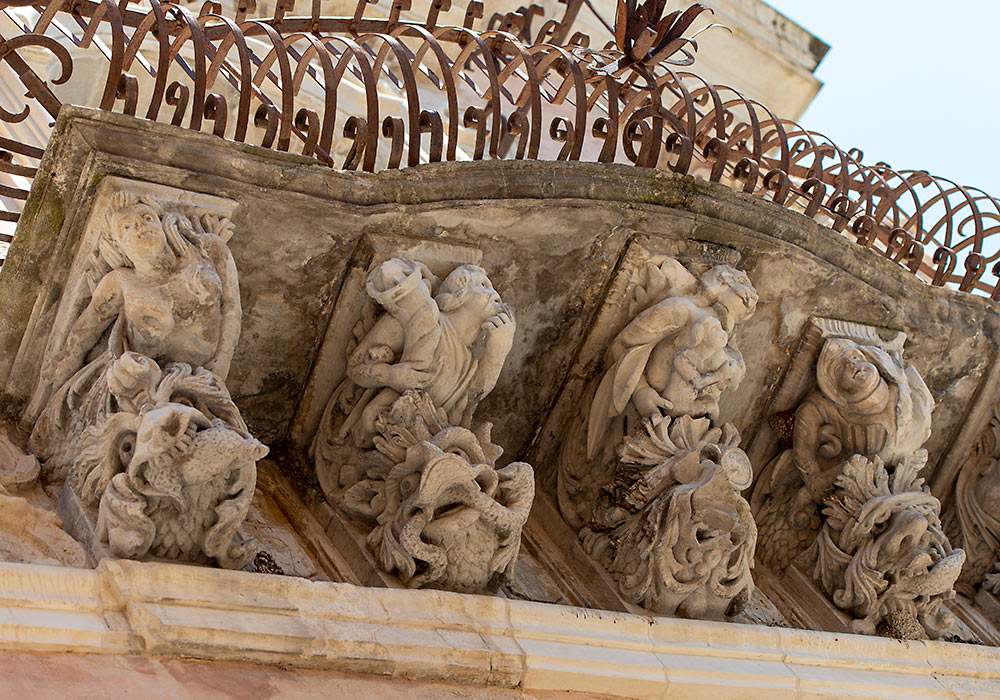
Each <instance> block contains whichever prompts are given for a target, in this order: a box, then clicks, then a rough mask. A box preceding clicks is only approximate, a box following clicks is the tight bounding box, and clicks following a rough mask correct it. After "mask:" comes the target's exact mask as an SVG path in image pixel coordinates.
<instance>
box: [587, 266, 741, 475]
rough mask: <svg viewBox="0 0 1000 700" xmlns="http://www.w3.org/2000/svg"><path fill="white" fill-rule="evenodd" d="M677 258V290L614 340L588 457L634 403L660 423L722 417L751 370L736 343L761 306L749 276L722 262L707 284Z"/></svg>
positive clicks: (596, 398) (592, 423) (645, 415)
mask: <svg viewBox="0 0 1000 700" xmlns="http://www.w3.org/2000/svg"><path fill="white" fill-rule="evenodd" d="M670 262H674V265H673V266H671V267H669V268H668V271H669V272H670V273H671V274H672V275H673V276H674V280H673V281H672V284H671V292H670V293H669V294H668V295H667V296H666V297H665V298H663V299H661V300H660V301H658V302H656V303H654V304H653V305H652V306H650V307H649V308H647V309H645V310H643V311H642V312H641V313H639V314H638V315H637V316H636V317H635V318H634V319H632V321H630V322H629V324H628V325H627V326H626V327H625V328H624V329H623V330H622V331H621V332H620V333H619V334H618V335H617V336H616V338H615V340H614V342H613V343H612V345H611V349H610V351H609V358H610V359H611V366H610V367H609V368H608V370H607V372H606V373H605V375H604V378H603V379H602V381H601V383H600V385H599V386H598V388H597V392H596V393H595V395H594V400H593V403H592V406H591V411H590V419H589V426H588V431H587V458H588V459H591V458H593V457H594V456H595V455H596V453H597V450H598V447H599V445H600V444H601V441H602V440H603V438H604V435H605V433H606V431H607V428H608V425H609V424H610V422H611V420H613V419H614V418H616V417H617V416H620V415H622V414H623V413H624V412H625V409H626V408H627V406H628V404H629V403H630V402H631V404H632V406H633V407H634V408H635V410H636V411H637V412H638V414H639V416H640V417H641V418H647V419H649V420H652V421H653V422H658V421H660V420H661V419H662V418H663V417H664V415H667V416H671V417H677V416H681V415H688V416H692V417H698V416H708V417H709V418H711V419H712V420H716V419H717V418H718V413H719V398H720V396H721V394H722V392H723V391H724V390H725V389H727V388H729V387H731V386H735V385H737V384H739V382H740V381H741V380H742V379H743V375H744V374H745V373H746V366H745V364H744V363H743V358H742V357H741V356H740V354H739V353H738V352H737V351H736V350H734V349H733V348H732V347H730V345H729V337H730V334H731V333H732V331H733V329H734V328H735V326H736V325H737V324H739V323H741V322H742V321H744V320H746V319H748V318H750V316H752V315H753V312H754V310H755V309H756V307H757V292H756V290H754V288H753V285H752V284H750V280H749V278H748V277H747V276H746V273H744V272H741V271H739V270H736V269H734V268H732V267H730V266H728V265H718V266H716V267H713V268H712V269H711V270H709V271H708V272H706V273H705V274H704V275H702V277H701V280H700V282H699V281H697V280H695V279H694V277H693V276H692V275H691V274H690V273H689V272H687V270H685V269H684V268H683V267H682V266H681V265H680V264H679V263H676V261H670Z"/></svg>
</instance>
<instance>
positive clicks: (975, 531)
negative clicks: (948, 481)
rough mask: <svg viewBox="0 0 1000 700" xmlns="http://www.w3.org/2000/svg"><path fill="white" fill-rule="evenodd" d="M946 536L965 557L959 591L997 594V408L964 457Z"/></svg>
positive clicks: (999, 578)
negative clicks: (983, 591)
mask: <svg viewBox="0 0 1000 700" xmlns="http://www.w3.org/2000/svg"><path fill="white" fill-rule="evenodd" d="M954 506H955V507H954V508H952V509H950V510H949V512H948V514H947V517H946V518H945V529H946V532H947V533H948V537H949V538H950V539H951V540H952V541H953V542H954V543H955V544H956V545H961V547H962V548H963V549H964V550H965V552H966V554H967V555H968V559H967V561H966V562H965V566H964V567H963V568H962V574H961V576H960V577H959V580H958V589H959V590H960V591H961V592H963V593H965V594H967V595H968V596H970V597H972V596H974V595H975V594H976V589H977V588H980V587H982V588H983V589H985V590H987V591H988V592H990V593H993V594H994V595H996V594H998V593H1000V564H998V559H1000V406H997V407H994V409H993V414H992V415H991V416H990V420H989V423H988V425H987V426H986V429H985V430H984V431H983V434H982V435H981V436H980V438H979V440H977V442H976V444H975V446H974V447H973V449H972V452H971V454H970V455H969V456H968V457H967V458H966V460H965V462H964V464H963V465H962V468H961V470H960V471H959V473H958V479H957V482H956V484H955V501H954Z"/></svg>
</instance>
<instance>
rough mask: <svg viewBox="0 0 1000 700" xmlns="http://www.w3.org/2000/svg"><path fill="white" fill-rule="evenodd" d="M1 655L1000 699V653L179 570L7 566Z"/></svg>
mask: <svg viewBox="0 0 1000 700" xmlns="http://www.w3.org/2000/svg"><path fill="white" fill-rule="evenodd" d="M0 649H3V650H4V651H6V652H64V651H66V652H82V653H97V654H112V655H123V654H147V655H154V656H160V657H186V658H195V659H205V660H216V661H235V662H251V663H256V664H265V665H271V666H280V667H284V668H288V667H291V668H304V669H317V670H327V671H337V672H353V673H362V674H374V675H377V676H383V677H391V678H394V679H413V680H425V681H450V682H456V683H471V684H477V685H486V686H494V687H506V688H518V689H520V690H521V691H524V692H531V691H538V692H541V691H548V690H553V691H555V690H559V691H570V692H573V691H575V692H580V693H599V694H605V695H608V696H613V697H637V698H666V697H670V698H687V697H690V698H704V697H713V698H722V697H764V696H766V697H768V698H775V699H777V698H805V697H810V698H817V697H831V698H832V697H845V696H851V697H871V698H901V699H902V698H906V699H907V700H909V699H910V698H958V697H972V696H975V697H1000V650H998V649H995V648H990V647H975V646H971V647H970V646H968V645H962V646H959V645H957V644H950V643H946V642H914V641H907V642H898V641H895V640H889V639H882V638H876V637H864V636H857V635H837V634H829V633H824V632H809V631H802V630H791V629H782V628H769V627H762V626H751V625H735V624H726V623H712V622H695V621H689V620H677V619H669V618H654V617H644V616H637V615H628V614H624V613H610V612H603V611H596V610H582V609H579V608H570V607H565V606H558V605H548V604H543V603H531V602H524V601H513V600H505V599H502V598H490V597H483V596H474V595H462V594H457V593H445V592H439V591H405V590H392V589H383V588H361V587H356V586H352V585H349V584H335V583H314V582H309V581H305V580H303V579H296V578H288V577H278V576H265V575H259V574H248V573H243V572H232V571H220V570H212V569H203V568H195V567H185V566H178V565H173V564H160V563H135V562H128V561H117V560H105V561H103V562H102V563H101V564H100V566H99V567H98V568H97V569H96V570H93V571H80V570H73V569H64V568H54V567H44V566H33V565H22V564H0Z"/></svg>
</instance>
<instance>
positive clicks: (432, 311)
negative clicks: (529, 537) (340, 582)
mask: <svg viewBox="0 0 1000 700" xmlns="http://www.w3.org/2000/svg"><path fill="white" fill-rule="evenodd" d="M366 291H367V294H368V296H369V297H370V298H371V299H372V300H373V301H374V302H376V303H377V304H378V305H379V306H380V307H381V308H382V309H383V310H384V312H383V313H382V314H381V315H378V314H375V313H370V314H369V315H367V316H363V317H362V319H361V321H359V323H358V326H357V327H356V328H355V337H356V338H357V339H358V340H357V343H356V345H354V346H353V347H348V349H347V377H346V378H345V379H344V380H343V381H342V382H341V384H340V385H339V386H338V387H337V388H336V389H335V390H334V392H333V395H332V397H331V399H330V401H329V403H328V404H327V407H326V410H325V412H324V415H323V418H322V421H321V423H320V428H319V430H318V431H317V434H316V436H315V438H314V440H313V445H312V455H313V458H314V460H315V464H316V469H317V473H318V476H319V479H320V484H321V485H322V486H323V489H324V491H325V493H326V494H327V496H328V497H329V498H331V499H332V500H334V501H336V502H338V503H339V504H340V506H341V508H342V510H344V511H345V512H346V513H347V514H348V516H349V517H351V518H353V519H356V520H359V521H361V522H364V523H366V524H367V525H369V526H370V527H371V528H372V530H371V531H370V535H369V537H368V545H369V547H370V548H371V549H372V551H373V552H374V553H375V554H376V557H377V559H378V561H379V562H380V564H381V566H382V568H383V569H384V570H385V571H386V572H388V573H392V574H395V575H398V576H399V577H400V578H401V579H402V580H403V581H404V582H405V583H406V584H407V585H410V586H413V587H422V586H433V587H439V588H446V589H448V590H457V591H465V592H472V591H480V590H485V589H489V588H495V587H496V586H498V585H500V584H502V583H503V582H504V581H506V580H507V578H508V577H509V576H510V575H511V572H512V570H513V565H514V561H515V559H516V555H517V551H518V547H519V544H520V536H521V528H522V527H523V525H524V522H525V521H526V520H527V517H528V511H529V510H530V507H531V502H532V499H533V497H534V475H533V472H532V470H531V467H530V466H529V465H527V464H523V463H516V464H513V465H509V466H508V467H504V468H502V469H497V468H496V467H495V461H496V459H497V458H498V457H499V455H500V453H501V452H502V450H501V449H500V448H499V447H498V446H497V445H494V444H493V443H492V442H491V441H490V429H491V424H490V423H488V422H482V423H477V424H474V422H473V418H474V413H475V411H476V409H477V407H478V406H479V403H480V402H481V401H482V399H483V398H484V397H486V396H487V395H488V394H489V393H490V391H492V390H493V388H494V386H495V385H496V382H497V379H498V377H499V375H500V370H501V369H502V368H503V363H504V360H505V359H506V357H507V354H508V353H509V352H510V349H511V346H512V344H513V338H514V330H515V322H514V315H513V312H512V310H511V308H510V306H509V305H507V304H506V303H504V302H503V301H502V299H501V298H500V295H499V294H498V293H497V292H496V290H495V289H494V288H493V285H492V284H491V283H490V280H489V278H488V277H487V276H486V272H485V271H484V270H483V269H482V268H480V267H478V266H476V265H460V266H458V267H457V268H455V269H454V270H453V271H452V272H451V273H450V274H448V276H447V277H445V279H444V280H443V281H442V282H440V283H439V282H438V280H437V278H436V277H435V276H434V275H433V274H432V273H431V272H430V270H429V269H428V268H427V267H426V266H425V265H423V264H421V263H419V262H415V261H413V260H409V259H404V258H392V259H390V260H387V261H385V262H383V263H381V264H379V265H377V266H376V267H375V268H374V269H373V270H372V271H371V272H370V274H369V276H368V279H367V283H366Z"/></svg>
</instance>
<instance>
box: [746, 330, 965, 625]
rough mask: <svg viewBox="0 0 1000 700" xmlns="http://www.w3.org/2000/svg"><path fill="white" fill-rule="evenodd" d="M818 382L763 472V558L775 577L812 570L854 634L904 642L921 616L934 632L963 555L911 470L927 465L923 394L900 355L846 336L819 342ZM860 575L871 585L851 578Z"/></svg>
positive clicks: (758, 507)
mask: <svg viewBox="0 0 1000 700" xmlns="http://www.w3.org/2000/svg"><path fill="white" fill-rule="evenodd" d="M815 379H816V386H815V388H814V389H812V391H810V392H809V393H808V394H807V395H806V397H805V398H804V399H803V400H802V401H801V403H800V404H799V405H798V407H797V409H796V411H795V420H794V427H793V430H792V435H791V449H788V450H785V451H784V452H782V453H781V454H779V455H778V456H777V457H776V458H775V459H774V460H772V461H771V463H769V464H768V465H767V467H766V468H765V470H764V472H763V473H762V474H761V476H760V479H759V484H761V485H760V486H759V487H758V488H759V489H760V491H758V492H756V493H755V494H754V513H755V515H756V518H757V524H758V527H759V528H760V538H761V546H760V548H759V550H758V551H759V559H760V560H761V561H762V562H764V563H765V564H767V565H768V566H769V567H770V568H771V569H772V570H774V571H776V572H781V571H784V570H785V569H786V568H787V567H788V566H790V565H792V564H793V562H794V563H796V564H797V565H798V566H801V567H803V568H806V569H811V570H812V572H813V575H814V578H815V579H816V581H817V583H819V584H820V585H821V587H822V588H824V590H826V592H827V593H828V594H829V595H830V596H831V597H832V599H833V601H834V603H835V604H837V605H838V606H839V607H841V608H842V609H844V610H845V611H847V612H849V613H851V614H853V615H855V617H856V620H857V622H856V629H857V630H858V631H864V632H873V631H874V630H875V628H876V626H877V625H879V624H882V623H885V624H891V625H896V626H897V627H898V629H896V630H895V632H894V633H898V634H906V635H912V634H914V632H913V630H919V629H920V627H921V625H920V624H918V618H919V623H922V624H923V628H924V629H925V630H926V631H927V632H928V633H930V634H934V635H937V634H940V633H941V632H942V630H943V629H944V628H945V627H946V626H947V624H948V618H947V616H946V615H944V614H943V613H942V614H941V615H938V614H937V613H938V612H939V611H938V609H939V608H940V603H941V601H942V600H943V599H944V598H945V597H947V596H948V595H953V593H952V591H951V584H953V583H954V579H955V577H957V575H958V570H959V569H960V568H961V561H964V556H965V555H964V553H963V552H962V551H961V550H954V551H953V550H952V548H951V546H950V544H949V543H948V540H947V538H946V537H945V536H944V534H943V533H942V532H941V527H940V522H939V520H938V513H939V511H940V503H939V502H938V501H937V499H936V498H934V497H933V496H931V495H930V493H929V492H927V490H926V488H925V487H923V481H922V480H919V479H917V478H916V472H917V470H918V469H919V466H918V467H914V466H913V465H915V464H918V465H922V464H923V463H924V462H925V461H926V452H925V451H924V450H922V449H920V446H921V445H922V444H923V443H924V441H925V440H926V439H927V438H928V437H929V436H930V426H931V411H932V410H933V407H934V400H933V398H932V396H931V394H930V391H928V389H927V386H926V385H925V384H924V381H923V379H922V378H921V377H920V375H919V374H918V373H917V371H916V369H914V368H913V367H912V366H906V367H905V368H904V366H903V363H902V361H901V359H900V358H899V357H898V355H897V354H894V353H892V352H889V351H887V350H885V349H883V348H881V347H879V346H877V345H874V344H868V343H864V342H860V341H859V340H857V339H854V338H847V337H830V338H828V339H827V340H825V342H824V343H823V345H822V348H821V350H820V352H819V357H818V359H817V361H816V368H815ZM890 477H892V483H891V486H890V481H889V480H890ZM859 484H860V485H859ZM880 484H884V486H880ZM848 504H853V505H848ZM824 507H825V509H824ZM845 508H846V509H848V510H850V512H849V513H846V514H844V515H843V516H842V517H840V516H837V515H836V514H837V513H839V512H840V511H841V510H844V509H845ZM821 509H823V510H822V511H821ZM876 513H881V514H882V515H876ZM851 518H857V519H859V520H858V524H853V525H849V522H853V521H851ZM852 559H857V561H858V563H857V565H856V566H855V565H853V564H851V565H848V563H849V562H851V561H852ZM956 562H958V566H957V567H956ZM904 569H905V571H904ZM918 569H919V570H918ZM860 570H864V571H866V572H868V577H869V578H873V579H877V581H876V582H875V583H872V582H871V581H868V582H867V584H866V583H865V582H864V581H862V580H861V579H857V580H855V578H856V575H857V573H858V571H860ZM904 574H905V575H904ZM949 577H950V580H947V579H949ZM904 580H905V581H907V582H908V584H907V583H904ZM943 580H947V581H946V582H947V584H948V585H947V586H944V589H942V583H941V582H942V581H943ZM917 581H924V582H926V583H927V585H928V586H931V584H933V585H932V587H933V588H934V590H929V589H924V590H921V588H920V585H918V584H917V583H916V582H917ZM890 582H895V583H893V584H892V585H891V586H890ZM897 584H898V585H897ZM909 584H912V585H909ZM907 585H909V588H907ZM921 585H923V584H921ZM911 588H912V589H913V590H910V589H911ZM931 608H934V610H935V612H934V614H933V615H932V614H931V612H930V611H931ZM900 615H902V616H903V617H901V618H900V617H899V616H900ZM893 616H896V617H893ZM921 634H922V633H921Z"/></svg>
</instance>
